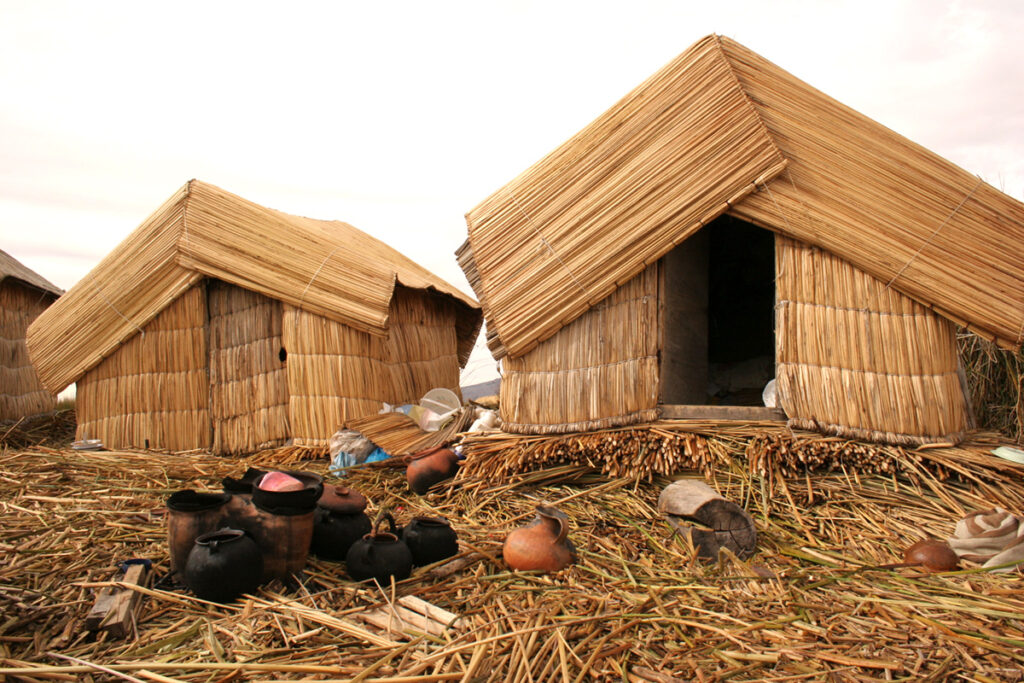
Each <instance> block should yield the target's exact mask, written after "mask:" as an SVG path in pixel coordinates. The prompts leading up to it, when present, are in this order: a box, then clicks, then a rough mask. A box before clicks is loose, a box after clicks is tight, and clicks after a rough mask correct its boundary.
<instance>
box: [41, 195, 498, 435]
mask: <svg viewBox="0 0 1024 683" xmlns="http://www.w3.org/2000/svg"><path fill="white" fill-rule="evenodd" d="M480 324H481V314H480V310H479V308H478V306H477V304H476V303H475V302H474V301H473V300H472V299H471V298H470V297H467V296H465V295H464V294H462V293H461V292H460V291H459V290H458V289H456V288H455V287H453V286H452V285H450V284H448V283H447V282H445V281H443V280H441V279H440V278H438V277H437V276H435V275H433V274H432V273H430V272H429V271H427V270H426V269H424V268H423V267H421V266H419V265H417V264H416V263H414V262H413V261H412V260H410V259H408V258H406V257H405V256H403V255H402V254H400V253H399V252H397V251H395V250H394V249H392V248H391V247H389V246H387V245H386V244H384V243H382V242H380V241H378V240H376V239H374V238H373V237H370V236H369V235H367V234H365V233H363V232H361V231H359V230H357V229H356V228H354V227H352V226H350V225H347V224H345V223H340V222H336V221H321V220H314V219H310V218H303V217H299V216H293V215H288V214H285V213H281V212H279V211H275V210H273V209H268V208H265V207H262V206H259V205H257V204H254V203H252V202H249V201H247V200H245V199H242V198H241V197H238V196H236V195H233V194H230V193H228V192H225V191H223V190H221V189H219V188H216V187H214V186H212V185H208V184H206V183H202V182H199V181H195V180H193V181H191V182H189V183H188V184H186V185H185V186H184V187H182V188H181V189H180V190H179V191H178V192H177V193H175V194H174V196H172V197H171V198H170V199H169V200H168V201H167V202H166V203H165V204H164V205H163V206H162V207H160V208H159V209H158V210H157V211H156V212H155V213H154V214H153V215H152V216H150V217H149V218H148V219H147V220H146V221H145V222H144V223H143V224H142V225H141V226H139V228H137V229H136V230H135V231H134V232H133V233H132V234H131V235H129V236H128V238H127V239H125V240H124V241H123V242H122V243H121V244H120V245H118V247H117V248H115V249H114V250H113V251H112V252H111V253H110V254H109V255H107V257H106V258H104V259H103V260H102V261H101V262H100V264H99V265H97V266H96V268H94V269H93V270H92V271H91V272H90V273H89V274H88V275H87V276H86V277H85V278H83V279H82V280H81V281H80V282H79V283H77V284H76V285H75V286H74V287H72V288H71V289H70V290H69V291H68V293H67V294H65V295H64V296H63V297H62V298H61V299H60V300H58V301H57V303H56V304H54V306H52V307H51V308H50V309H49V310H48V311H47V312H46V313H45V314H44V315H42V316H40V318H39V319H37V320H36V322H35V323H34V324H33V325H32V327H31V328H30V330H29V333H28V346H29V351H30V353H31V356H32V360H33V362H34V363H35V365H36V367H37V368H38V370H39V374H40V377H41V378H42V380H43V382H44V383H45V384H46V386H47V387H48V388H49V389H50V390H51V391H53V392H56V391H59V390H61V389H63V388H64V387H65V386H67V385H68V384H70V383H72V382H76V383H77V400H76V406H77V410H78V432H77V433H78V437H79V438H81V439H86V438H88V439H100V440H102V442H103V443H104V445H106V446H107V447H110V448H124V447H134V448H152V449H163V450H174V451H181V450H191V449H211V450H213V451H214V452H217V453H227V454H231V453H247V452H252V451H255V450H258V449H262V448H268V447H274V446H279V445H282V444H285V443H293V444H295V445H304V446H314V447H323V446H324V445H325V444H326V443H327V441H328V439H329V438H330V437H331V435H332V434H333V433H334V432H335V431H336V430H337V429H338V428H339V427H340V426H341V425H342V424H344V422H345V421H346V420H348V419H351V418H355V417H361V416H364V415H369V414H373V413H376V412H378V411H379V410H380V409H381V406H382V403H383V402H388V403H392V404H400V403H405V402H415V401H417V400H418V399H419V398H420V397H421V396H423V394H425V393H426V392H427V391H428V390H430V389H432V388H435V387H446V388H448V389H451V390H453V391H456V392H457V391H458V390H459V369H460V367H462V366H463V365H465V363H466V361H467V360H468V358H469V353H470V351H471V350H472V347H473V343H474V340H475V338H476V335H477V332H478V331H479V327H480Z"/></svg>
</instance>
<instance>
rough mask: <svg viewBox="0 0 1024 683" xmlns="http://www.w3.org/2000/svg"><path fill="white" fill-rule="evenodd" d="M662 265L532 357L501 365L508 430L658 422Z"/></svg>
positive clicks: (564, 429)
mask: <svg viewBox="0 0 1024 683" xmlns="http://www.w3.org/2000/svg"><path fill="white" fill-rule="evenodd" d="M658 339H659V333H658V265H657V263H655V264H653V265H651V266H649V267H648V268H647V269H645V270H644V271H643V272H642V273H640V275H638V276H636V277H635V278H633V279H632V280H630V281H628V282H626V283H625V284H624V285H622V286H621V287H619V288H618V289H617V290H615V292H613V293H612V295H611V296H609V297H608V298H606V299H604V300H603V301H601V302H600V303H598V304H597V305H596V306H594V307H593V308H591V309H590V310H589V311H587V312H586V313H584V314H583V315H582V316H580V317H579V318H577V319H576V320H574V321H573V322H571V323H570V324H568V325H566V326H565V327H563V328H562V329H560V330H559V331H558V332H557V333H556V334H555V335H554V336H553V337H551V338H550V339H548V340H546V341H544V342H542V343H541V344H540V345H539V346H538V347H536V348H535V349H533V350H532V351H528V352H527V353H526V354H524V355H522V356H520V357H517V358H512V357H511V356H506V357H504V358H503V359H502V369H503V373H504V376H503V378H502V381H501V411H502V420H503V429H505V430H506V431H509V432H518V433H524V434H558V433H565V432H573V431H587V430H591V429H600V428H604V427H613V426H621V425H627V424H634V423H637V422H647V421H651V420H655V419H657V406H658V388H659V387H658Z"/></svg>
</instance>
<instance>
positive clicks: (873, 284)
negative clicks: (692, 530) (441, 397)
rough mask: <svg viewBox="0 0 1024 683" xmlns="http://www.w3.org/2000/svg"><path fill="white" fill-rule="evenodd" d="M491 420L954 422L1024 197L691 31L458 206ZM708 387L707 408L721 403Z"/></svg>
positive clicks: (882, 426) (563, 425) (997, 300)
mask: <svg viewBox="0 0 1024 683" xmlns="http://www.w3.org/2000/svg"><path fill="white" fill-rule="evenodd" d="M467 222H468V232H469V237H468V240H467V242H466V243H465V244H464V245H463V246H462V247H461V248H460V249H459V251H458V252H457V255H458V258H459V262H460V265H461V266H462V268H463V270H464V271H465V273H466V275H467V277H468V279H469V281H470V284H471V285H472V286H473V288H474V290H475V292H476V293H477V296H478V298H479V300H480V302H481V304H482V306H483V310H484V315H485V318H486V321H487V338H488V344H489V347H490V349H491V351H492V353H493V355H494V356H495V357H496V358H500V359H501V360H502V364H503V379H502V383H501V410H502V418H503V421H504V429H505V430H507V431H511V432H519V433H548V434H553V433H566V432H572V431H582V430H590V429H597V428H603V427H612V426H621V425H628V424H634V423H641V422H647V421H651V420H654V419H656V418H658V417H659V415H664V416H669V417H682V416H692V417H698V416H699V417H706V418H716V417H720V418H723V419H727V418H729V417H731V416H737V415H743V416H745V417H748V418H750V417H759V416H763V417H767V416H770V415H771V414H772V413H771V412H770V411H765V410H764V409H763V408H761V409H758V408H749V409H748V408H743V409H739V408H737V406H744V405H750V404H752V403H757V404H760V401H761V395H762V390H763V389H764V388H765V385H766V383H767V382H769V380H772V379H775V380H776V382H777V395H778V401H779V403H778V404H779V406H780V407H781V409H782V411H784V414H785V417H788V418H789V420H790V423H791V424H792V425H794V426H797V427H802V428H811V429H816V430H820V431H823V432H827V433H832V434H839V435H845V436H849V437H855V438H862V439H869V440H877V441H885V442H891V443H905V444H918V443H922V442H930V441H948V440H954V441H955V440H957V439H959V438H960V435H961V434H962V433H963V432H964V430H965V429H967V428H969V427H970V426H971V424H972V414H971V409H970V406H969V404H968V401H967V399H966V397H965V392H964V378H963V372H962V370H961V369H960V367H959V364H958V356H957V350H956V340H955V336H956V335H955V333H956V325H958V324H959V325H964V326H967V327H968V328H970V329H971V330H973V331H975V332H976V333H978V334H980V335H982V336H984V337H986V338H987V339H990V340H994V341H996V342H997V343H999V344H1000V345H1001V346H1004V347H1006V348H1019V347H1020V345H1021V341H1022V335H1024V204H1022V203H1021V202H1019V201H1017V200H1015V199H1013V198H1011V197H1008V196H1007V195H1005V194H1003V193H1001V192H999V191H998V190H996V189H994V188H992V187H991V186H989V185H987V184H986V183H984V182H982V181H981V180H979V179H978V178H976V177H974V176H972V175H970V174H969V173H967V172H966V171H963V170H962V169H960V168H958V167H957V166H955V165H953V164H952V163H950V162H948V161H946V160H944V159H942V158H940V157H938V156H937V155H936V154H934V153H932V152H930V151H928V150H926V149H924V148H922V147H920V146H919V145H916V144H914V143H912V142H910V141H909V140H907V139H905V138H903V137H901V136H899V135H897V134H895V133H894V132H892V131H890V130H889V129H887V128H885V127H884V126H882V125H880V124H878V123H876V122H874V121H872V120H870V119H868V118H867V117H865V116H862V115H861V114H858V113H857V112H855V111H853V110H851V109H850V108H848V107H846V106H844V105H842V104H840V103H839V102H836V101H835V100H833V99H831V98H829V97H827V96H826V95H824V94H822V93H821V92H819V91H817V90H815V89H814V88H812V87H811V86H809V85H807V84H806V83H803V82H802V81H800V80H798V79H797V78H795V77H793V76H792V75H790V74H789V73H787V72H785V71H783V70H782V69H780V68H779V67H777V66H775V65H774V64H772V63H770V62H768V61H767V60H765V59H763V58H761V57H760V56H758V55H757V54H755V53H753V52H751V51H750V50H748V49H746V48H744V47H743V46H742V45H739V44H737V43H735V42H733V41H731V40H729V39H727V38H724V37H719V36H709V37H707V38H704V39H702V40H701V41H699V42H698V43H696V44H695V45H693V46H692V47H691V48H690V49H688V50H687V51H686V52H685V53H683V54H682V55H680V56H679V57H678V58H676V59H675V60H673V61H672V62H671V63H669V64H668V65H667V66H665V67H664V68H663V69H662V70H660V71H659V72H658V73H656V74H654V75H653V76H652V77H651V78H649V79H648V80H647V81H646V82H644V83H642V84H641V85H640V86H639V87H637V88H636V89H635V90H633V91H632V92H631V93H629V94H628V95H627V96H626V97H625V98H623V99H622V100H621V101H619V102H618V103H617V104H616V105H615V106H613V107H612V108H611V109H609V110H608V111H607V112H605V113H604V114H602V115H601V116H600V117H598V118H597V119H596V120H595V121H594V122H592V123H591V124H590V125H588V126H587V127H585V128H584V129H583V130H582V131H580V132H579V133H578V134H576V135H575V136H573V137H572V138H571V139H569V140H568V141H567V142H565V143H564V144H563V145H562V146H561V147H559V148H557V149H556V150H554V151H553V152H552V153H550V154H549V155H548V156H546V157H545V158H543V159H541V160H540V161H539V162H538V163H536V164H535V165H534V166H532V167H531V168H529V169H527V170H526V171H525V172H523V173H522V174H521V175H520V176H519V177H517V178H516V179H514V180H513V181H511V182H510V183H509V184H507V185H506V186H505V187H503V188H501V189H500V190H498V191H497V192H495V193H494V194H493V195H491V196H490V197H489V198H487V199H486V200H484V201H483V202H482V203H481V204H480V205H478V206H477V207H476V208H474V209H473V210H472V211H470V212H469V214H468V215H467ZM723 404H725V407H722V405H723Z"/></svg>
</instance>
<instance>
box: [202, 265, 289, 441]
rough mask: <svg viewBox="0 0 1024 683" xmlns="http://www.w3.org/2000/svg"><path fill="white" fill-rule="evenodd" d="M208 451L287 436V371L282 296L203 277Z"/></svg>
mask: <svg viewBox="0 0 1024 683" xmlns="http://www.w3.org/2000/svg"><path fill="white" fill-rule="evenodd" d="M207 301H208V307H209V309H208V310H209V316H210V318H209V320H210V322H209V329H210V338H209V339H210V341H209V344H210V419H211V420H212V421H213V446H212V449H213V452H214V453H222V454H231V455H233V454H239V453H252V452H255V451H258V450H262V449H264V448H273V447H275V446H280V445H281V444H283V443H284V442H285V441H286V440H287V439H288V375H287V372H286V370H285V363H284V361H283V360H282V359H281V354H280V351H281V348H282V341H281V316H282V308H281V302H280V301H275V300H273V299H271V298H269V297H265V296H263V295H262V294H257V293H256V292H250V291H248V290H245V289H242V288H241V287H235V286H233V285H229V284H227V283H224V282H219V281H216V280H213V281H210V282H208V283H207Z"/></svg>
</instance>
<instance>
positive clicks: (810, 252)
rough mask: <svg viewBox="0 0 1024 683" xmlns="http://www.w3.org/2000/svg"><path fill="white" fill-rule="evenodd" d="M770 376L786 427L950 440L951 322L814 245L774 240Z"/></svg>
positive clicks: (954, 412)
mask: <svg viewBox="0 0 1024 683" xmlns="http://www.w3.org/2000/svg"><path fill="white" fill-rule="evenodd" d="M776 245H777V246H776V270H777V280H776V292H777V297H778V302H777V306H776V343H777V353H776V378H777V380H778V391H779V398H780V403H781V406H782V408H783V410H785V412H786V415H788V416H789V417H790V418H791V420H792V421H793V424H794V425H795V426H799V427H803V428H811V429H817V430H819V431H823V432H826V433H831V434H838V435H841V436H848V437H853V438H861V439H868V440H872V441H882V442H886V443H894V444H905V445H914V444H920V443H926V442H929V441H950V440H953V441H959V440H960V438H961V435H962V432H963V431H964V430H965V429H967V428H968V426H969V423H970V416H969V414H968V407H967V403H966V400H965V398H964V393H963V388H962V384H961V378H960V373H959V371H958V368H959V361H958V356H957V350H956V329H955V327H954V325H953V324H952V323H951V322H949V321H948V320H945V319H944V318H942V317H940V316H938V315H937V314H935V313H934V312H932V311H930V310H928V309H927V308H925V307H923V306H921V305H920V304H918V303H916V302H915V301H913V300H912V299H910V298H909V297H907V296H904V295H903V294H900V293H899V292H897V291H896V290H894V289H892V288H887V287H886V286H885V284H884V283H882V282H880V281H878V280H876V279H875V278H873V277H872V276H870V275H868V274H867V273H865V272H863V271H861V270H859V269H857V268H856V267H854V266H853V265H851V264H849V263H847V262H845V261H843V260H841V259H839V258H836V257H835V256H833V255H831V254H829V253H828V252H825V251H823V250H821V249H818V248H815V247H811V246H810V245H807V244H803V243H800V242H796V241H793V240H790V239H787V238H784V237H781V236H780V237H779V238H778V239H777V240H776Z"/></svg>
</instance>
